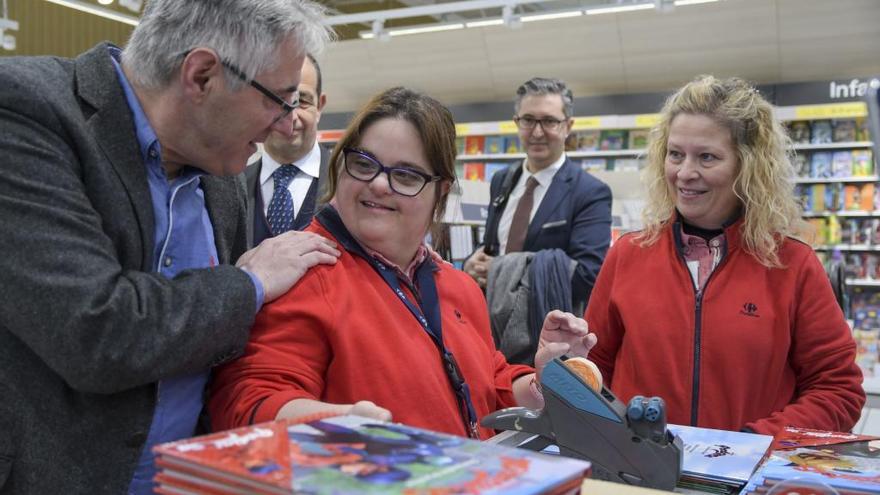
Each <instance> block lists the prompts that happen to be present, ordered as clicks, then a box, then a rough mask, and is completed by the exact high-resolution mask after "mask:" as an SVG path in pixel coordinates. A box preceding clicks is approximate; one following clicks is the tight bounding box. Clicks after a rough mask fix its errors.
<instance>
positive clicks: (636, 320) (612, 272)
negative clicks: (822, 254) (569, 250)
mask: <svg viewBox="0 0 880 495" xmlns="http://www.w3.org/2000/svg"><path fill="white" fill-rule="evenodd" d="M741 224H742V222H741V221H740V222H737V223H735V224H734V225H733V226H731V227H728V228H727V229H725V236H726V238H727V254H726V256H725V258H724V259H723V260H722V261H721V263H720V265H719V266H718V267H717V268H716V269H715V271H714V272H713V273H712V275H711V277H710V278H709V280H708V282H707V284H706V286H705V289H704V291H703V295H702V299H701V301H699V300H698V295H697V293H696V291H695V289H694V284H693V282H692V280H691V276H690V274H689V272H688V269H687V267H686V266H685V264H684V261H683V258H681V256H680V255H679V252H678V248H677V246H676V242H675V239H674V237H673V230H674V231H675V232H678V228H679V227H678V226H677V224H676V226H670V227H667V230H666V231H665V232H664V233H663V235H662V236H661V238H660V240H659V241H658V242H657V243H656V244H654V245H653V246H650V247H641V246H639V244H638V241H637V240H635V236H634V235H628V236H624V237H623V238H621V239H620V240H619V241H618V242H616V243H615V244H614V246H612V248H611V250H610V251H609V253H608V256H607V258H606V259H605V263H604V265H603V266H602V270H601V272H600V273H599V277H598V280H597V281H596V285H595V287H594V288H593V293H592V296H591V298H590V302H589V307H588V308H587V313H586V315H585V318H586V320H587V322H588V323H589V325H590V330H591V331H593V332H595V333H596V335H597V337H598V341H599V342H598V344H597V346H596V347H595V348H593V350H592V351H591V352H590V359H592V360H593V361H595V362H596V364H597V365H598V366H599V368H600V369H601V370H602V374H603V375H604V377H605V379H606V384H607V383H610V388H611V390H612V391H613V392H614V393H615V395H617V397H618V398H620V399H621V400H623V401H628V400H629V399H630V398H631V397H632V396H634V395H645V396H650V395H658V396H660V397H662V398H663V399H664V400H665V401H666V407H667V417H668V420H669V422H671V423H676V424H685V425H697V426H703V427H709V428H719V429H727V430H740V429H742V428H750V429H752V430H754V431H756V432H759V433H767V434H774V433H775V432H777V431H778V430H779V429H780V428H782V427H783V426H786V425H793V426H800V427H806V428H817V429H824V430H835V431H848V430H850V429H851V428H852V427H853V425H854V424H855V423H856V421H857V420H858V419H859V415H860V413H861V408H862V406H863V404H864V403H865V394H864V391H863V390H862V386H861V381H862V374H861V372H860V370H859V368H858V366H856V364H855V352H856V348H855V343H854V342H853V339H852V335H851V332H850V329H849V327H848V326H847V324H846V321H845V320H844V317H843V313H842V312H841V310H840V307H839V306H838V305H837V302H836V301H835V299H834V296H833V294H832V291H831V285H830V283H829V281H828V278H827V277H826V275H825V271H824V269H823V268H822V265H821V264H820V263H819V260H818V259H817V257H816V255H815V254H814V253H813V250H812V249H811V248H810V247H809V246H807V245H806V244H803V243H801V242H798V241H795V240H791V239H786V240H785V241H784V243H783V244H782V247H781V249H780V253H779V254H780V258H781V260H782V263H783V264H784V266H785V268H784V269H770V268H767V267H765V266H763V265H761V264H759V263H758V262H757V260H756V259H755V258H754V257H753V256H751V255H750V254H748V253H747V252H745V250H744V249H743V248H742V246H741V245H740V243H741V237H740V234H739V226H740V225H741ZM698 301H699V302H698Z"/></svg>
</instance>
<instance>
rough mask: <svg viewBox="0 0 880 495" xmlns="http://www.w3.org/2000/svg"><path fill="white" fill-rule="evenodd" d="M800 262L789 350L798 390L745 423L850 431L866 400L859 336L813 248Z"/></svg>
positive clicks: (757, 427)
mask: <svg viewBox="0 0 880 495" xmlns="http://www.w3.org/2000/svg"><path fill="white" fill-rule="evenodd" d="M793 263H794V262H793ZM799 263H801V264H803V265H804V266H803V268H802V269H801V270H800V275H799V280H798V284H797V286H798V288H799V294H798V296H797V298H796V299H795V300H796V301H797V305H796V307H795V308H793V311H794V312H795V315H794V316H793V318H792V321H794V322H795V325H794V329H793V330H792V332H793V335H792V349H791V355H790V356H789V359H790V364H791V367H792V369H793V370H794V372H795V375H796V380H797V387H796V390H797V391H798V392H796V393H797V395H796V396H795V397H793V399H792V402H791V403H790V404H789V405H787V406H786V407H784V408H783V409H782V410H781V411H777V412H775V413H773V414H771V415H770V416H769V417H767V418H763V419H760V420H757V421H754V422H751V423H748V424H747V425H746V426H747V427H748V428H751V429H752V430H754V431H756V432H758V433H766V434H774V433H776V432H777V431H779V430H780V429H781V428H782V427H784V426H787V425H794V426H804V425H808V426H809V427H810V428H815V429H823V430H831V431H849V430H851V429H852V427H853V426H854V425H855V423H856V422H857V421H858V419H859V416H860V414H861V409H862V406H864V404H865V392H864V390H863V389H862V385H861V383H862V373H861V371H860V370H859V367H858V366H857V365H856V363H855V355H856V346H855V342H854V341H853V338H852V334H851V332H850V329H849V326H848V325H847V324H846V320H845V319H844V316H843V313H842V312H841V310H840V307H839V306H838V305H837V301H836V300H835V299H834V294H833V293H832V291H831V285H830V283H829V282H828V278H827V276H826V275H825V271H824V269H823V268H822V265H821V264H820V263H819V260H818V259H817V258H816V257H815V256H814V255H813V253H812V251H808V252H806V255H805V259H803V260H799ZM789 269H791V267H790V268H789ZM754 385H755V386H760V385H759V384H754Z"/></svg>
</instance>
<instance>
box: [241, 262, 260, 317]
mask: <svg viewBox="0 0 880 495" xmlns="http://www.w3.org/2000/svg"><path fill="white" fill-rule="evenodd" d="M242 271H243V272H245V273H247V274H248V277H250V278H251V281H252V282H253V283H254V291H255V292H256V295H257V309H256V310H255V311H254V314H256V313H258V312H259V311H260V309H261V308H262V307H263V298H264V297H265V292H264V290H263V282H260V279H258V278H257V276H256V275H254V274H253V273H251V272H249V271H247V270H242Z"/></svg>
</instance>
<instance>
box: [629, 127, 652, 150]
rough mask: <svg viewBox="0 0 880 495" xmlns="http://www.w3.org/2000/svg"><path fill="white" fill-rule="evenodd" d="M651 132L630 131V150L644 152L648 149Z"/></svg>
mask: <svg viewBox="0 0 880 495" xmlns="http://www.w3.org/2000/svg"><path fill="white" fill-rule="evenodd" d="M650 134H651V131H650V130H648V129H632V130H630V131H629V149H631V150H643V149H645V148H647V147H648V137H649V136H650Z"/></svg>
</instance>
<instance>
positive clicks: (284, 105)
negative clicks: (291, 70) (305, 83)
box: [222, 60, 299, 124]
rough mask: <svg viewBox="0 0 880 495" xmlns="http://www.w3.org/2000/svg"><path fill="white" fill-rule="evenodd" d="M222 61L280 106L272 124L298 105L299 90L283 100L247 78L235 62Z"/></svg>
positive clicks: (234, 72) (225, 65)
mask: <svg viewBox="0 0 880 495" xmlns="http://www.w3.org/2000/svg"><path fill="white" fill-rule="evenodd" d="M222 63H223V66H224V67H226V68H227V69H229V71H230V72H232V73H233V74H235V75H236V76H237V77H238V78H239V79H241V80H242V81H244V82H246V83H248V84H250V85H251V86H252V87H253V88H254V89H256V90H257V91H259V92H260V93H263V95H264V96H266V98H269V99H270V100H271V101H273V102H274V103H275V104H277V105H278V106H280V107H281V113H280V114H279V115H278V116H277V117H275V120H273V121H272V124H274V123H275V122H278V121H279V120H281V119H283V118H284V117H287V116H288V115H289V114H290V112H292V111H293V110H294V109H295V108H296V107H297V106H299V91H294V93H293V97H292V98H291V101H290V102H286V101H284V98H282V97H280V96H278V95H276V94H275V93H273V92H272V91H270V90H269V89H268V88H266V87H265V86H263V85H262V84H260V83H258V82H257V81H254V80H253V79H248V78H247V76H245V75H244V72H243V71H242V70H241V69H239V68H238V67H237V66H235V64H233V63H231V62H227V61H225V60H224V61H223V62H222Z"/></svg>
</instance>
